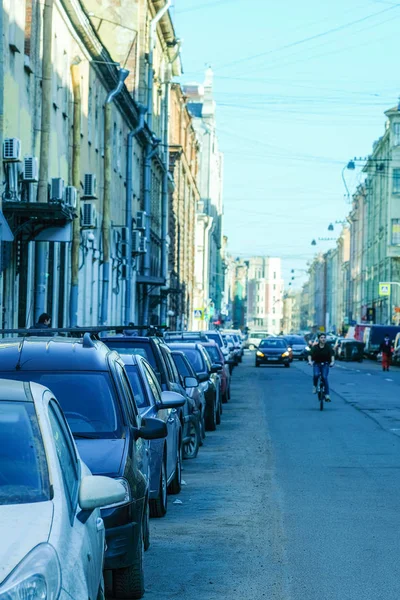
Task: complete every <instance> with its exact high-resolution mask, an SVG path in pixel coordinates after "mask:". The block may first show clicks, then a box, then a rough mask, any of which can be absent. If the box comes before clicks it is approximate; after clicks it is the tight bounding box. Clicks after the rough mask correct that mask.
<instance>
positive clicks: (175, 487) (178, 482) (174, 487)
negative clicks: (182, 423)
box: [168, 441, 182, 494]
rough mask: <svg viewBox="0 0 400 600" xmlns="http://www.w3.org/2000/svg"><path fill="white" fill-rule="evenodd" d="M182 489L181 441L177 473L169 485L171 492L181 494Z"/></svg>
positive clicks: (177, 459) (176, 465) (177, 455)
mask: <svg viewBox="0 0 400 600" xmlns="http://www.w3.org/2000/svg"><path fill="white" fill-rule="evenodd" d="M181 489H182V444H181V443H180V441H179V446H178V452H177V453H176V464H175V475H174V478H173V480H172V481H171V483H170V484H169V486H168V491H169V493H170V494H179V493H180V491H181Z"/></svg>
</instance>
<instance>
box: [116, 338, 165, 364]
mask: <svg viewBox="0 0 400 600" xmlns="http://www.w3.org/2000/svg"><path fill="white" fill-rule="evenodd" d="M105 344H106V345H107V346H108V347H109V348H111V350H115V351H116V352H118V354H139V355H140V356H143V358H145V359H146V360H147V361H148V362H149V363H150V364H151V366H152V367H153V369H155V370H158V369H157V365H156V359H155V356H154V352H153V349H152V347H151V344H149V343H148V342H145V341H143V340H136V339H135V338H134V337H132V338H128V339H127V338H116V339H115V340H110V339H108V340H106V341H105Z"/></svg>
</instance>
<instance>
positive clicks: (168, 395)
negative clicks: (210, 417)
mask: <svg viewBox="0 0 400 600" xmlns="http://www.w3.org/2000/svg"><path fill="white" fill-rule="evenodd" d="M185 402H186V398H185V397H184V396H182V394H178V393H177V392H169V391H165V392H161V402H157V408H158V409H159V410H162V409H163V408H180V407H181V406H183V405H184V404H185Z"/></svg>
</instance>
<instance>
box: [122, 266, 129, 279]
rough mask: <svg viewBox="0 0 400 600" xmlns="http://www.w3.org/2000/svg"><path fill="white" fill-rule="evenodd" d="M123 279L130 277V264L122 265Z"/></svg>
mask: <svg viewBox="0 0 400 600" xmlns="http://www.w3.org/2000/svg"><path fill="white" fill-rule="evenodd" d="M121 279H122V280H125V279H128V266H127V265H121Z"/></svg>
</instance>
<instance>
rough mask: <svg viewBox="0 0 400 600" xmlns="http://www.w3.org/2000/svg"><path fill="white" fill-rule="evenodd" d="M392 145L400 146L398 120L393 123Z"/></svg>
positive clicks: (399, 125)
mask: <svg viewBox="0 0 400 600" xmlns="http://www.w3.org/2000/svg"><path fill="white" fill-rule="evenodd" d="M393 146H400V122H399V123H393Z"/></svg>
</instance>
